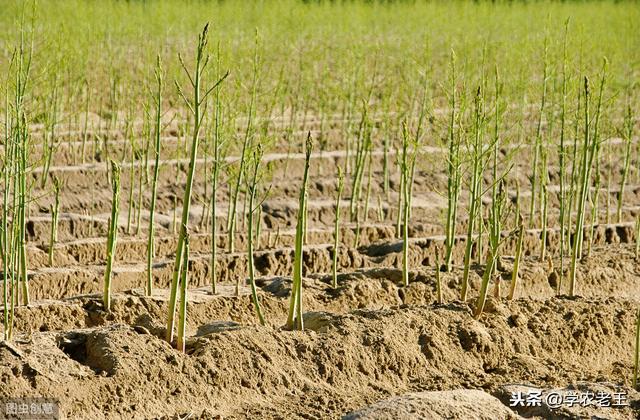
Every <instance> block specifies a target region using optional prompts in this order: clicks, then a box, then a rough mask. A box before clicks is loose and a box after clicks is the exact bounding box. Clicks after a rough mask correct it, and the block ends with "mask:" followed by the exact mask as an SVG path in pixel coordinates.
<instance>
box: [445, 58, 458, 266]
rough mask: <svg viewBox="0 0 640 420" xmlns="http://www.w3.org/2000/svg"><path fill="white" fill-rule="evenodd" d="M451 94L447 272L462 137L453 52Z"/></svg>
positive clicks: (452, 235) (456, 200)
mask: <svg viewBox="0 0 640 420" xmlns="http://www.w3.org/2000/svg"><path fill="white" fill-rule="evenodd" d="M450 67H451V92H450V93H449V108H450V110H449V113H450V114H449V127H448V136H447V137H448V142H449V144H448V156H447V224H446V227H445V256H444V267H445V271H449V270H450V269H451V258H452V255H453V245H454V241H455V235H456V219H457V215H458V199H459V197H460V182H461V179H462V178H461V171H460V164H461V162H460V137H459V136H458V135H457V134H456V132H455V126H456V120H457V115H456V106H457V104H456V56H455V53H454V52H453V51H451V65H450Z"/></svg>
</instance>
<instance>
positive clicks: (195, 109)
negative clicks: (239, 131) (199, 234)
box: [166, 23, 229, 342]
mask: <svg viewBox="0 0 640 420" xmlns="http://www.w3.org/2000/svg"><path fill="white" fill-rule="evenodd" d="M208 33H209V24H208V23H207V24H206V25H205V27H204V29H203V30H202V33H201V34H200V35H199V36H198V42H197V44H196V58H195V65H194V70H193V72H190V71H189V70H188V69H187V66H186V64H185V62H184V60H183V59H182V56H181V55H180V54H179V55H178V58H179V61H180V64H181V66H182V69H183V70H184V72H185V74H186V76H187V78H188V79H189V83H190V84H191V88H192V90H193V97H192V99H191V100H189V99H187V97H186V96H185V94H184V92H183V90H182V87H181V86H180V84H179V83H178V82H177V81H176V82H175V84H176V87H177V89H178V94H179V95H180V96H181V97H182V99H183V100H184V102H185V104H186V105H187V108H188V109H189V111H190V112H191V115H192V117H193V133H192V138H191V152H190V159H189V169H188V172H187V184H186V186H185V190H184V196H183V199H182V218H181V220H182V222H181V223H180V233H179V235H178V244H177V246H176V257H175V263H174V267H173V275H172V279H171V292H170V297H169V313H168V315H167V330H166V339H167V341H168V342H172V341H173V334H174V324H175V312H176V299H177V291H178V285H179V284H180V280H181V279H180V277H181V274H182V272H183V260H185V259H187V258H188V255H187V256H185V255H184V252H185V246H184V245H185V239H186V237H187V234H188V228H189V209H190V207H191V189H192V187H193V177H194V174H195V169H196V159H197V157H198V145H199V141H200V128H201V127H202V120H203V118H204V115H203V113H202V105H203V103H204V101H205V100H206V99H207V96H209V94H211V92H213V90H214V89H215V88H216V87H217V86H218V85H219V84H220V83H222V81H223V80H224V79H226V78H227V76H228V75H229V72H227V73H225V75H224V76H222V77H221V78H220V79H218V81H217V82H216V83H214V84H213V85H212V86H211V87H209V88H208V89H206V90H205V91H204V93H203V92H202V79H201V78H202V75H203V73H204V70H205V69H206V67H207V65H208V64H209V55H208V54H207V52H206V47H207V38H208ZM183 281H184V279H183Z"/></svg>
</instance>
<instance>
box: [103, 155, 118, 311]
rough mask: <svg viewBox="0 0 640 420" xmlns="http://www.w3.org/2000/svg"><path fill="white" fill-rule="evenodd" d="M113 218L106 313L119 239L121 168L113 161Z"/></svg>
mask: <svg viewBox="0 0 640 420" xmlns="http://www.w3.org/2000/svg"><path fill="white" fill-rule="evenodd" d="M111 190H112V192H113V198H112V200H111V217H110V218H109V233H108V235H107V267H106V269H105V271H104V293H103V296H102V304H103V307H104V310H105V311H107V312H108V311H110V310H111V277H112V271H113V261H114V259H115V254H116V241H117V237H118V213H119V207H120V166H119V165H118V164H117V163H116V162H114V161H113V160H112V161H111Z"/></svg>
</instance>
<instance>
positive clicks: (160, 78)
mask: <svg viewBox="0 0 640 420" xmlns="http://www.w3.org/2000/svg"><path fill="white" fill-rule="evenodd" d="M154 76H155V79H156V90H155V92H154V93H153V95H152V97H153V101H154V102H155V121H154V123H155V130H154V133H153V134H154V143H153V144H154V146H153V155H154V165H153V177H152V180H151V205H150V207H149V229H148V232H147V233H148V235H149V237H148V240H147V283H146V286H145V294H146V295H147V296H151V294H152V293H153V258H154V256H155V246H154V242H155V232H156V230H155V213H156V202H157V197H158V174H159V173H160V148H161V146H162V142H161V141H160V136H161V134H162V93H163V90H164V70H163V68H162V61H161V59H160V55H158V56H157V57H156V68H155V70H154Z"/></svg>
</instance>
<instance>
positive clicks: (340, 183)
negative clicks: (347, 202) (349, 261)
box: [331, 167, 344, 288]
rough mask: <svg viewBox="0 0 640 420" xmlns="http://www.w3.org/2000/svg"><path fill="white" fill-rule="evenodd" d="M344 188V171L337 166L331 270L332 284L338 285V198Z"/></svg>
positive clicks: (340, 196)
mask: <svg viewBox="0 0 640 420" xmlns="http://www.w3.org/2000/svg"><path fill="white" fill-rule="evenodd" d="M343 189H344V173H343V172H342V168H340V167H338V190H337V192H336V208H335V214H336V219H335V223H334V232H333V265H332V267H331V269H332V270H331V271H332V286H333V287H334V288H336V287H338V246H339V245H340V199H341V198H342V190H343Z"/></svg>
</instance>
